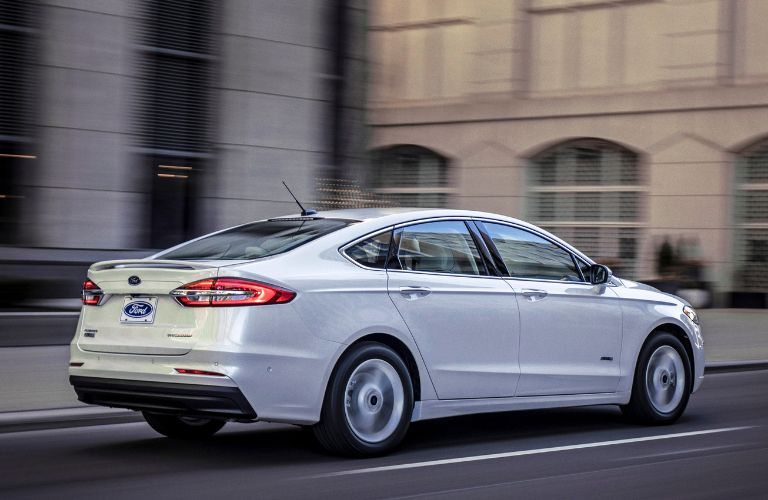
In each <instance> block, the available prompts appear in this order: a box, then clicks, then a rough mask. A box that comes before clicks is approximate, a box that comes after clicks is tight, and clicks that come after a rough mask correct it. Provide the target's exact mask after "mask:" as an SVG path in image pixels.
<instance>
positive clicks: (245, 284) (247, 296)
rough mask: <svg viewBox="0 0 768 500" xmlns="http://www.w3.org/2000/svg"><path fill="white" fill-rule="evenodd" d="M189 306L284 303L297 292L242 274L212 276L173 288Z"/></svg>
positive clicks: (178, 296)
mask: <svg viewBox="0 0 768 500" xmlns="http://www.w3.org/2000/svg"><path fill="white" fill-rule="evenodd" d="M171 295H173V296H174V297H175V298H176V300H177V301H178V302H179V304H181V305H183V306H187V307H223V306H258V305H265V304H283V303H285V302H290V301H291V300H293V298H294V297H295V296H296V294H295V293H294V292H291V291H289V290H284V289H282V288H277V287H275V286H272V285H266V284H264V283H259V282H258V281H251V280H246V279H240V278H210V279H204V280H200V281H195V282H193V283H188V284H186V285H183V286H181V287H179V288H177V289H176V290H174V291H172V292H171Z"/></svg>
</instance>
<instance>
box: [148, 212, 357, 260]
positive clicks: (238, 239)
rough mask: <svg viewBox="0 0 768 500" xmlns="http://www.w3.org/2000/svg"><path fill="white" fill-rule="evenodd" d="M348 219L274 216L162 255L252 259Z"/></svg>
mask: <svg viewBox="0 0 768 500" xmlns="http://www.w3.org/2000/svg"><path fill="white" fill-rule="evenodd" d="M354 222H355V221H351V220H344V219H314V218H295V219H271V220H266V221H259V222H254V223H252V224H246V225H244V226H240V227H235V228H232V229H228V230H226V231H222V232H220V233H217V234H213V235H211V236H207V237H205V238H202V239H200V240H197V241H192V242H190V243H187V244H186V245H183V246H181V247H179V248H177V249H175V250H172V251H170V252H168V253H165V254H162V255H160V256H158V258H162V259H169V260H252V259H258V258H260V257H268V256H270V255H276V254H279V253H283V252H287V251H289V250H293V249H294V248H296V247H299V246H301V245H303V244H305V243H308V242H310V241H312V240H314V239H317V238H319V237H321V236H325V235H326V234H330V233H332V232H334V231H338V230H339V229H341V228H343V227H346V226H348V225H350V224H353V223H354Z"/></svg>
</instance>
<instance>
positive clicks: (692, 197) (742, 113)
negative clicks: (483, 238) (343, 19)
mask: <svg viewBox="0 0 768 500" xmlns="http://www.w3.org/2000/svg"><path fill="white" fill-rule="evenodd" d="M370 11H371V20H370V24H371V32H370V42H369V43H370V54H371V56H370V60H371V62H370V71H371V79H372V86H371V91H370V101H369V102H370V104H369V106H370V116H369V118H370V121H371V125H372V131H371V134H372V138H373V139H372V140H373V157H374V162H373V163H374V165H376V169H374V172H373V173H372V175H371V178H372V181H371V182H372V183H373V185H374V187H375V189H376V190H377V191H378V192H379V193H380V194H381V195H382V196H384V197H391V198H394V199H396V200H406V201H410V202H413V203H415V204H429V205H434V204H438V205H445V206H452V207H459V208H468V209H477V210H487V211H492V212H499V213H503V214H507V215H510V216H514V217H521V218H525V219H527V220H530V221H532V222H534V223H537V224H539V225H541V226H543V227H545V228H547V229H550V230H551V231H553V232H554V233H556V234H558V235H560V236H562V237H563V238H564V239H566V240H568V241H571V242H572V243H574V244H575V245H576V246H578V247H580V248H582V249H584V250H585V251H586V252H587V253H588V254H590V255H591V256H593V257H594V258H596V259H598V260H601V261H604V262H606V263H608V264H610V265H612V266H614V267H615V268H616V269H617V271H619V272H620V273H621V274H622V275H624V276H630V277H635V278H640V279H652V278H659V277H664V276H665V275H666V274H667V273H668V267H669V266H667V264H669V262H667V261H668V260H670V259H673V260H674V261H675V262H677V263H678V264H681V263H682V264H686V265H689V267H693V268H696V269H695V272H694V274H696V275H697V276H695V277H692V278H691V279H692V280H694V281H707V282H709V283H711V284H712V285H713V286H714V289H715V292H723V293H720V294H718V297H720V298H719V299H718V301H717V302H718V303H721V304H724V303H725V302H727V300H730V299H727V298H725V297H729V296H732V294H730V293H725V292H744V293H747V294H752V293H756V294H758V296H760V294H763V295H762V297H763V299H759V300H758V302H760V301H762V302H760V303H761V304H763V305H764V304H765V302H764V293H765V292H766V290H768V58H766V57H765V54H766V53H768V31H766V30H765V29H764V28H763V27H762V24H763V21H764V20H765V19H768V2H765V1H763V0H478V1H473V2H465V1H460V0H372V2H371V4H370ZM665 242H666V245H665ZM665 247H666V248H665ZM670 249H671V253H670ZM665 252H666V254H667V255H666V256H665V255H664V254H665ZM678 270H679V268H678ZM758 298H759V297H758Z"/></svg>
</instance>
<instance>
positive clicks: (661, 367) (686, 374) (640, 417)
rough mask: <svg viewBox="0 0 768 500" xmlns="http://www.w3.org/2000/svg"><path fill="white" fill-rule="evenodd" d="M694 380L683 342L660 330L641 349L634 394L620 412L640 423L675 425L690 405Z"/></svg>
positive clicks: (633, 384) (633, 386)
mask: <svg viewBox="0 0 768 500" xmlns="http://www.w3.org/2000/svg"><path fill="white" fill-rule="evenodd" d="M681 376H682V377H683V380H682V381H681V380H680V379H681ZM692 383H693V376H692V370H691V361H690V358H689V357H688V353H687V352H686V350H685V347H684V346H683V343H682V342H680V339H678V338H677V337H675V336H674V335H672V334H671V333H667V332H659V333H657V334H655V335H653V336H652V337H651V338H649V339H648V340H647V341H646V343H645V345H644V346H643V348H642V349H641V350H640V355H639V356H638V360H637V367H636V368H635V377H634V380H633V383H632V397H631V398H630V400H629V404H627V405H624V406H622V407H621V411H622V412H623V413H624V415H626V416H627V417H628V418H630V419H631V420H633V421H635V422H637V423H642V424H649V425H667V424H672V423H674V422H675V421H677V419H678V418H680V415H682V414H683V412H684V411H685V407H686V406H687V405H688V398H689V397H690V395H691V384H692Z"/></svg>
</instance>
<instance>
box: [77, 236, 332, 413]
mask: <svg viewBox="0 0 768 500" xmlns="http://www.w3.org/2000/svg"><path fill="white" fill-rule="evenodd" d="M340 227H343V226H340ZM240 236H241V235H239V236H238V237H240ZM248 248H251V247H248ZM278 249H280V248H278ZM241 253H242V252H239V253H233V254H231V255H230V256H231V257H233V258H228V259H218V260H215V259H214V260H192V259H178V260H174V259H163V258H162V256H161V258H159V259H146V260H133V261H109V262H102V263H97V264H94V265H93V266H92V267H91V269H90V270H89V272H88V279H87V280H86V281H85V283H84V284H83V307H82V312H81V315H80V320H79V322H78V326H77V332H76V335H75V338H74V339H73V341H72V344H71V359H70V367H69V373H70V382H71V384H72V385H73V387H74V389H75V391H76V393H77V395H78V398H79V399H80V400H81V401H83V402H85V403H89V404H98V405H103V406H109V407H117V408H129V409H134V410H139V411H145V412H151V413H159V414H172V415H180V416H187V417H200V418H217V419H227V420H241V421H243V420H255V419H260V420H271V421H285V422H292V423H312V422H314V421H317V419H318V418H319V408H320V406H321V402H322V390H321V388H320V384H321V382H322V379H323V377H325V376H326V373H325V372H326V370H327V366H328V360H330V359H332V358H333V357H334V355H335V354H336V353H337V351H338V350H339V345H338V344H337V343H335V342H330V341H327V340H323V339H320V338H319V337H317V336H315V335H313V334H312V332H311V331H310V329H309V328H308V326H307V324H306V323H305V322H304V321H303V320H302V319H301V318H300V317H299V315H298V314H297V313H296V310H295V309H294V307H293V301H294V300H297V297H299V296H300V295H301V294H300V292H299V291H297V290H293V289H291V287H290V286H289V285H288V284H286V283H283V282H282V281H281V280H279V279H278V278H277V276H280V275H281V274H285V269H284V266H285V265H286V264H283V263H282V260H284V259H282V255H279V254H276V255H272V256H265V258H262V259H257V260H253V259H251V260H248V259H238V258H235V257H242V256H243V255H240V254H241ZM278 253H280V252H278ZM176 255H180V253H179V252H177V253H176ZM171 257H173V255H172V254H171Z"/></svg>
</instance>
